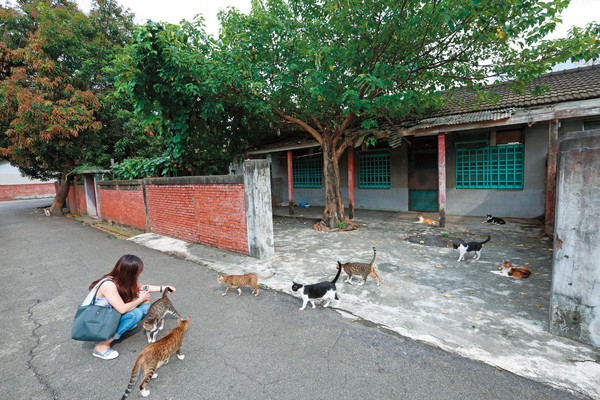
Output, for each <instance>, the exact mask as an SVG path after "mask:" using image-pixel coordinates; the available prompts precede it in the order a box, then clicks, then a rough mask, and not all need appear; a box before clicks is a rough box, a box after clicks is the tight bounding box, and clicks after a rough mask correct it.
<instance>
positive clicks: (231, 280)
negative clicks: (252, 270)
mask: <svg viewBox="0 0 600 400" xmlns="http://www.w3.org/2000/svg"><path fill="white" fill-rule="evenodd" d="M272 276H273V275H271V276H258V275H256V274H244V275H225V274H219V276H218V277H217V282H222V283H225V284H226V285H227V289H225V293H223V294H222V296H225V295H226V294H227V292H229V289H231V288H234V289H237V290H238V293H239V295H240V296H241V295H242V286H250V287H251V288H252V294H254V296H258V292H260V288H259V287H258V279H259V278H260V279H269V278H271V277H272Z"/></svg>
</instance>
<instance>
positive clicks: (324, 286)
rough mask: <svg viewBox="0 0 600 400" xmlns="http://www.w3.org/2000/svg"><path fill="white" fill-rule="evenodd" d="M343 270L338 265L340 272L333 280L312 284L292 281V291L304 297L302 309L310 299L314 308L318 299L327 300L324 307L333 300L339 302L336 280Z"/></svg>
mask: <svg viewBox="0 0 600 400" xmlns="http://www.w3.org/2000/svg"><path fill="white" fill-rule="evenodd" d="M341 272H342V269H341V268H339V267H338V272H337V274H336V275H335V278H333V280H332V281H331V282H327V281H325V282H319V283H313V284H312V285H302V284H300V283H296V282H292V291H293V292H294V293H299V294H300V297H301V298H302V307H300V310H304V309H305V308H306V305H307V304H308V302H309V301H310V304H311V305H312V308H315V300H317V299H321V300H325V304H324V305H323V307H328V306H329V303H331V301H332V300H336V301H338V302H339V301H340V299H339V297H338V295H337V288H336V287H335V282H336V281H337V279H338V278H339V277H340V273H341Z"/></svg>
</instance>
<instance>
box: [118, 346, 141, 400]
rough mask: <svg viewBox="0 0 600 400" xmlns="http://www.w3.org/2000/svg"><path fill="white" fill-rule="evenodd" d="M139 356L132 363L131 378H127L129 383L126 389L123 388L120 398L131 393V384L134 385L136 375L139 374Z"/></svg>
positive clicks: (123, 399)
mask: <svg viewBox="0 0 600 400" xmlns="http://www.w3.org/2000/svg"><path fill="white" fill-rule="evenodd" d="M140 355H141V354H140ZM140 358H141V357H138V358H137V360H135V364H133V369H132V370H131V378H130V379H129V385H127V389H125V393H124V394H123V397H121V400H125V399H127V397H128V396H129V395H130V394H131V389H133V386H134V385H135V382H136V381H137V379H138V375H139V374H140V361H141V360H140Z"/></svg>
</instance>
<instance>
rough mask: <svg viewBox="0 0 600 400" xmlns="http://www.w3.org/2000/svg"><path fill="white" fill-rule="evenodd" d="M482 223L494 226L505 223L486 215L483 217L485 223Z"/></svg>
mask: <svg viewBox="0 0 600 400" xmlns="http://www.w3.org/2000/svg"><path fill="white" fill-rule="evenodd" d="M483 222H484V223H488V224H496V225H504V224H505V223H506V221H505V220H503V219H502V218H500V217H493V216H492V214H488V215H487V216H486V217H485V221H483Z"/></svg>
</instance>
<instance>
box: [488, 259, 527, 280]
mask: <svg viewBox="0 0 600 400" xmlns="http://www.w3.org/2000/svg"><path fill="white" fill-rule="evenodd" d="M498 270H499V271H492V272H493V273H494V274H498V275H502V276H510V277H511V278H515V279H527V278H529V275H531V271H530V270H529V269H527V268H525V267H515V266H513V265H512V264H511V263H510V261H508V260H502V264H500V266H499V267H498Z"/></svg>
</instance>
